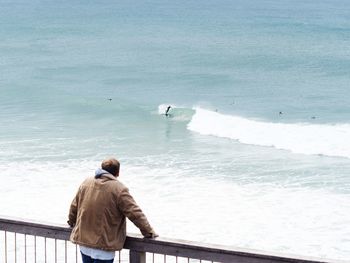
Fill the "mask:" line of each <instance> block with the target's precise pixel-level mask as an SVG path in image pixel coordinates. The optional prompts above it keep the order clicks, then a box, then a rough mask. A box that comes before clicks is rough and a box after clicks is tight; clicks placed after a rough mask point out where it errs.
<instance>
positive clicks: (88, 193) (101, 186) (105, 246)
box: [68, 158, 158, 263]
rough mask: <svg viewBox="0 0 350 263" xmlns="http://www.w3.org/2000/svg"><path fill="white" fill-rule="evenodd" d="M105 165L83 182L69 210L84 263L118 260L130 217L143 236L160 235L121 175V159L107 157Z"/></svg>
mask: <svg viewBox="0 0 350 263" xmlns="http://www.w3.org/2000/svg"><path fill="white" fill-rule="evenodd" d="M101 168H102V169H97V170H96V172H95V177H91V178H87V179H86V180H85V181H84V182H83V183H82V184H81V185H80V187H79V190H78V192H77V194H76V196H75V197H74V199H73V201H72V204H71V206H70V210H69V220H68V224H69V225H70V226H71V227H74V228H73V230H72V233H71V236H70V240H71V241H72V242H73V243H75V244H78V245H80V252H81V254H82V259H83V263H97V262H106V263H107V262H108V263H112V262H113V261H114V256H115V251H118V250H121V249H122V248H123V246H124V242H125V238H126V217H127V218H129V220H130V221H132V222H133V223H134V224H135V225H136V226H137V227H138V228H139V229H140V231H141V233H142V234H143V236H145V237H150V238H154V237H157V236H158V235H157V234H156V233H155V232H154V230H153V228H152V227H151V225H150V224H149V222H148V220H147V218H146V216H145V215H144V213H143V212H142V210H141V209H140V207H139V206H138V205H137V204H136V202H135V200H134V199H133V197H132V196H131V195H130V193H129V190H128V188H127V187H125V186H124V185H123V184H122V183H121V182H120V181H119V180H118V179H117V177H118V176H119V169H120V164H119V162H118V161H117V160H116V159H113V158H111V159H107V160H104V161H103V162H102V164H101Z"/></svg>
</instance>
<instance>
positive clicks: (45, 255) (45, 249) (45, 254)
mask: <svg viewBox="0 0 350 263" xmlns="http://www.w3.org/2000/svg"><path fill="white" fill-rule="evenodd" d="M45 263H47V255H46V237H45Z"/></svg>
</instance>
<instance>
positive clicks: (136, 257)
mask: <svg viewBox="0 0 350 263" xmlns="http://www.w3.org/2000/svg"><path fill="white" fill-rule="evenodd" d="M129 254H130V255H129V257H130V263H146V253H145V252H139V251H136V250H130V252H129Z"/></svg>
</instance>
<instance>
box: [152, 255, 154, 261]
mask: <svg viewBox="0 0 350 263" xmlns="http://www.w3.org/2000/svg"><path fill="white" fill-rule="evenodd" d="M152 263H154V253H152Z"/></svg>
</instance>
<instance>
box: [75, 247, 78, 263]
mask: <svg viewBox="0 0 350 263" xmlns="http://www.w3.org/2000/svg"><path fill="white" fill-rule="evenodd" d="M75 263H78V245H75Z"/></svg>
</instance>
